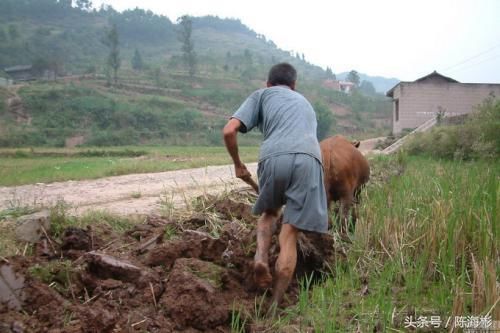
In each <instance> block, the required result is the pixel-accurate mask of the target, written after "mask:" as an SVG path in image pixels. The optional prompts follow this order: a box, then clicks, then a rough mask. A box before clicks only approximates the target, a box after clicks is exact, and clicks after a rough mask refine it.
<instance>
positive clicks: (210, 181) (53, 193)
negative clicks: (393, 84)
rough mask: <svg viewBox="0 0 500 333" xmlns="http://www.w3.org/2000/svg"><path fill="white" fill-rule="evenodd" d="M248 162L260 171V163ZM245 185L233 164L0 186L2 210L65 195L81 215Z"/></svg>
mask: <svg viewBox="0 0 500 333" xmlns="http://www.w3.org/2000/svg"><path fill="white" fill-rule="evenodd" d="M378 139H379V138H375V139H370V140H365V141H362V142H361V146H360V148H359V149H360V150H361V151H362V152H363V153H364V154H366V153H367V152H369V151H371V150H373V147H374V145H375V143H376V142H377V140H378ZM247 166H248V168H249V170H250V172H251V173H252V174H254V176H255V174H256V170H257V163H250V164H248V165H247ZM254 178H255V179H256V177H254ZM241 188H249V187H248V185H246V184H245V183H243V181H241V180H239V179H236V178H234V171H233V167H232V165H224V166H209V167H206V168H197V169H186V170H177V171H168V172H157V173H144V174H132V175H124V176H116V177H107V178H101V179H95V180H84V181H66V182H58V183H50V184H44V183H39V184H33V185H23V186H15V187H0V211H1V210H3V209H7V208H11V207H16V206H25V205H28V206H51V205H53V204H55V203H56V202H57V201H58V200H64V201H65V202H66V203H68V204H69V205H70V206H71V207H72V211H73V212H74V213H75V214H82V213H84V212H86V211H88V210H106V211H109V212H111V213H115V214H121V215H129V214H151V213H158V212H161V210H162V208H163V209H165V208H167V209H168V208H169V207H172V206H173V207H179V206H183V205H185V204H186V202H189V200H190V199H191V198H193V197H196V196H199V195H201V194H204V193H208V194H217V193H221V192H223V191H225V190H234V189H241Z"/></svg>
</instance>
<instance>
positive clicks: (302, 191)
mask: <svg viewBox="0 0 500 333" xmlns="http://www.w3.org/2000/svg"><path fill="white" fill-rule="evenodd" d="M257 175H258V177H259V197H258V198H257V202H256V203H255V206H254V207H253V213H254V214H262V213H263V212H264V211H266V210H271V209H272V210H276V209H279V208H281V207H282V206H283V205H286V206H285V210H284V212H283V223H289V224H291V225H293V226H294V227H296V228H297V229H300V230H305V231H315V232H321V233H325V232H327V230H328V213H327V207H326V193H325V187H324V185H323V167H322V166H321V163H320V162H319V161H318V160H317V159H316V158H314V157H312V156H310V155H307V154H283V155H277V156H271V157H269V158H267V159H265V160H263V161H261V162H259V166H258V169H257Z"/></svg>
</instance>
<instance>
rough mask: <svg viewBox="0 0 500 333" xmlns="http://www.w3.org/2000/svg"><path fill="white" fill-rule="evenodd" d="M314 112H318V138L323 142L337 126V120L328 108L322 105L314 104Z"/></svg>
mask: <svg viewBox="0 0 500 333" xmlns="http://www.w3.org/2000/svg"><path fill="white" fill-rule="evenodd" d="M314 111H316V120H317V122H318V127H317V128H316V136H317V137H318V140H323V139H324V138H325V137H327V136H328V134H329V133H330V130H331V129H332V127H333V125H334V124H335V118H334V117H333V114H332V112H331V111H330V109H329V108H328V106H326V105H324V104H322V103H319V102H317V103H314Z"/></svg>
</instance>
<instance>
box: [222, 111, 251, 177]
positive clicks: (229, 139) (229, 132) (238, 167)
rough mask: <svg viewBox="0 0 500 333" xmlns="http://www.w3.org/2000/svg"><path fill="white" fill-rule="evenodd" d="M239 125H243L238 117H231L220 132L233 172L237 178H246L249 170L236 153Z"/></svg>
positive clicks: (248, 175)
mask: <svg viewBox="0 0 500 333" xmlns="http://www.w3.org/2000/svg"><path fill="white" fill-rule="evenodd" d="M241 126H244V125H243V124H242V123H241V121H240V120H239V119H236V118H231V119H230V120H229V121H228V122H227V124H226V126H224V129H223V130H222V133H223V135H224V144H225V145H226V149H227V151H228V152H229V155H231V158H232V159H233V163H234V172H235V174H236V177H238V178H246V177H250V176H251V175H250V172H249V171H248V170H247V167H246V166H245V164H243V162H241V159H240V155H239V153H238V141H237V136H238V131H239V129H240V127H241Z"/></svg>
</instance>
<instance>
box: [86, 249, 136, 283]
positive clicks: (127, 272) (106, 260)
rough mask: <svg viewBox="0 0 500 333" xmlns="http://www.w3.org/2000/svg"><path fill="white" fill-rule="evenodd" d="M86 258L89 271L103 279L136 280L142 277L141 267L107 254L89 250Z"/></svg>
mask: <svg viewBox="0 0 500 333" xmlns="http://www.w3.org/2000/svg"><path fill="white" fill-rule="evenodd" d="M86 260H87V263H88V270H89V272H91V273H92V274H93V275H95V276H97V277H99V278H101V279H110V278H111V279H115V280H122V281H127V282H135V281H137V280H138V279H139V278H140V277H141V268H139V267H137V266H135V265H132V264H131V263H129V262H127V261H124V260H119V259H117V258H114V257H112V256H109V255H107V254H103V253H97V252H89V253H87V255H86Z"/></svg>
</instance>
